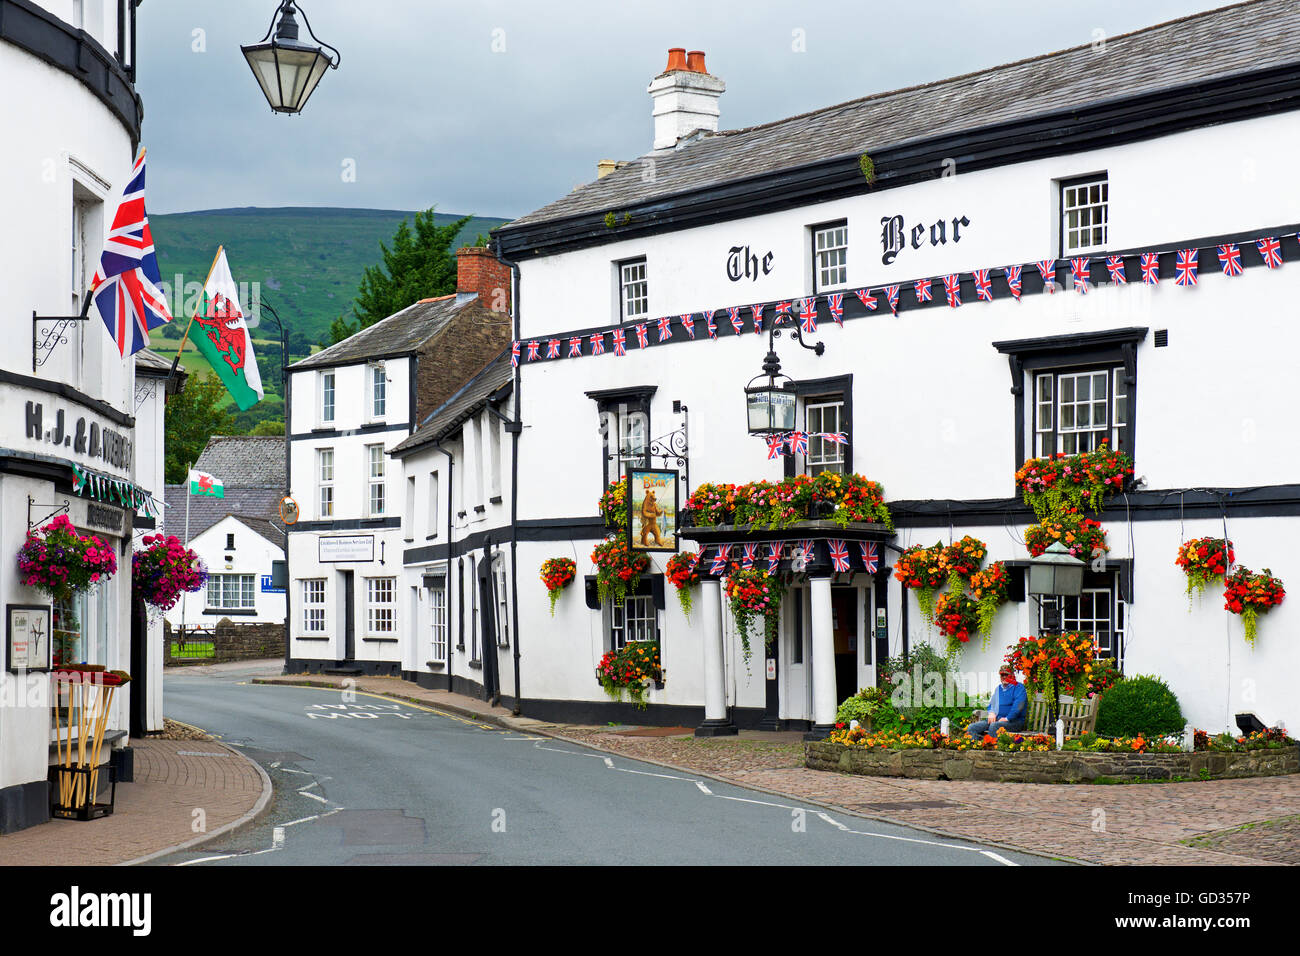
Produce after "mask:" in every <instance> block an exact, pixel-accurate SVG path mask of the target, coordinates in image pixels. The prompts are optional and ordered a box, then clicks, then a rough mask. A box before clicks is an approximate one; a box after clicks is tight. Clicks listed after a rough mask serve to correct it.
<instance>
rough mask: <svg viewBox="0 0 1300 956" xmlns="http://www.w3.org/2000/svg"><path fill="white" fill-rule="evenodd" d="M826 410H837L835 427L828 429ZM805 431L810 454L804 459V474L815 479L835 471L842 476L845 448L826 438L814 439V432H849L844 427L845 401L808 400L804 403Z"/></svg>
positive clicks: (826, 398)
mask: <svg viewBox="0 0 1300 956" xmlns="http://www.w3.org/2000/svg"><path fill="white" fill-rule="evenodd" d="M826 409H834V410H835V427H834V428H830V429H828V428H827V427H826V417H825V416H826ZM814 414H815V415H816V416H817V419H818V424H817V425H816V426H815V427H814V425H813V416H814ZM803 420H804V429H805V431H807V433H808V436H809V437H808V454H807V455H806V456H805V457H804V473H805V474H807V475H810V476H813V477H816V476H817V475H819V474H821V473H822V472H823V471H834V472H839V473H840V474H843V473H844V467H845V462H844V457H845V456H844V451H845V446H844V445H840V444H836V443H835V442H832V441H827V440H826V439H824V438H813V437H812V434H813V432H826V431H834V432H843V431H847V429H845V427H844V399H843V398H834V397H819V398H812V399H808V400H806V401H805V402H804V419H803Z"/></svg>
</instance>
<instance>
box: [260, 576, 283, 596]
mask: <svg viewBox="0 0 1300 956" xmlns="http://www.w3.org/2000/svg"><path fill="white" fill-rule="evenodd" d="M262 593H263V594H283V593H284V588H277V587H276V586H275V585H274V584H272V583H271V575H269V574H263V575H262Z"/></svg>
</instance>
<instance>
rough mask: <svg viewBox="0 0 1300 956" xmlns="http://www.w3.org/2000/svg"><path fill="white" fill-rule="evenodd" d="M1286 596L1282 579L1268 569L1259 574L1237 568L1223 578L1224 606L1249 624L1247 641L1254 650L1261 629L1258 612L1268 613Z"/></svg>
mask: <svg viewBox="0 0 1300 956" xmlns="http://www.w3.org/2000/svg"><path fill="white" fill-rule="evenodd" d="M1285 597H1286V589H1285V588H1283V587H1282V581H1281V580H1280V579H1278V578H1275V577H1273V573H1272V572H1271V571H1270V570H1269V569H1268V568H1265V569H1264V571H1263V573H1262V574H1256V573H1255V572H1254V571H1252V570H1250V568H1238V569H1237V570H1236V571H1233V572H1232V574H1231V575H1229V576H1228V578H1227V579H1226V580H1225V581H1224V590H1223V599H1224V600H1223V606H1224V608H1225V609H1226V610H1229V611H1231V612H1232V613H1233V614H1240V615H1241V620H1242V623H1243V624H1245V626H1246V643H1247V644H1249V645H1250V646H1251V648H1252V649H1253V648H1254V647H1255V635H1256V633H1257V631H1258V628H1259V615H1261V614H1266V613H1268V610H1269V608H1272V607H1276V606H1277V605H1279V604H1281V603H1282V599H1283V598H1285Z"/></svg>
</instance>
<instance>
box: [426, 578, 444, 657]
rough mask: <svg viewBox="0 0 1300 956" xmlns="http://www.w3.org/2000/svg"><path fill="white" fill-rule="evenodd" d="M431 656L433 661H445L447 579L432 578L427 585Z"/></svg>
mask: <svg viewBox="0 0 1300 956" xmlns="http://www.w3.org/2000/svg"><path fill="white" fill-rule="evenodd" d="M429 626H430V638H431V641H432V650H431V654H432V657H433V660H435V661H445V660H446V659H447V579H446V578H434V579H433V583H431V584H430V585H429Z"/></svg>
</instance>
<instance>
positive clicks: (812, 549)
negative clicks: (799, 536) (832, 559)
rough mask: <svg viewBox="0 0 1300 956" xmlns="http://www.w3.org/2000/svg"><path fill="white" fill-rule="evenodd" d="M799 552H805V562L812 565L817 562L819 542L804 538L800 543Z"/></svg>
mask: <svg viewBox="0 0 1300 956" xmlns="http://www.w3.org/2000/svg"><path fill="white" fill-rule="evenodd" d="M799 550H800V551H802V552H803V559H804V561H806V562H808V563H809V564H812V563H813V562H814V561H816V560H817V542H815V541H814V540H813V539H812V538H804V539H803V540H802V541H800V542H799Z"/></svg>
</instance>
